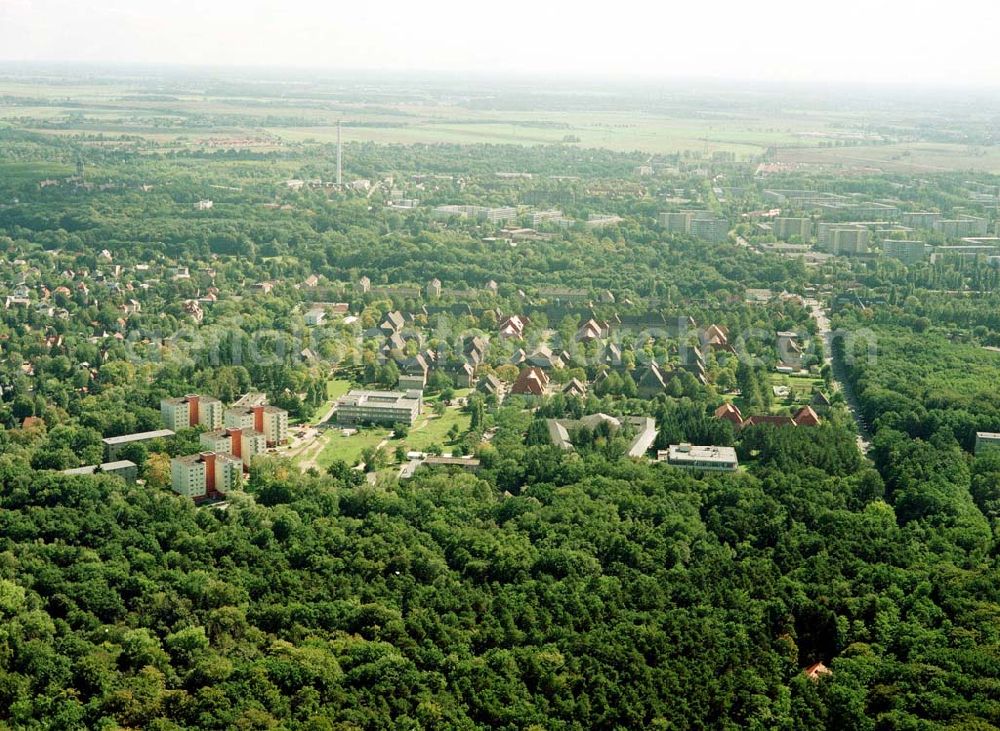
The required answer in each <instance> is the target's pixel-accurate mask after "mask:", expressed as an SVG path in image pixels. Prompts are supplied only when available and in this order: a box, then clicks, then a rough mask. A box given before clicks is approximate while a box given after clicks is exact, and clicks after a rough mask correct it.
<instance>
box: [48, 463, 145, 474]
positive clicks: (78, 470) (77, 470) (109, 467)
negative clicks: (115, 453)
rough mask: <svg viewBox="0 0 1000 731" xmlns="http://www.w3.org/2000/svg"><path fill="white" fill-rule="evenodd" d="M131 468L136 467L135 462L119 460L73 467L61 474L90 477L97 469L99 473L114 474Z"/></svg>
mask: <svg viewBox="0 0 1000 731" xmlns="http://www.w3.org/2000/svg"><path fill="white" fill-rule="evenodd" d="M132 467H137V466H136V463H135V462H133V461H131V460H128V459H120V460H117V461H115V462H105V463H104V464H100V465H96V464H89V465H85V466H83V467H74V468H73V469H69V470H63V472H62V473H63V474H64V475H92V474H94V473H95V472H97V470H98V468H100V470H101V472H115V471H117V470H127V469H130V468H132Z"/></svg>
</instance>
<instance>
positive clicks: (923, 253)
mask: <svg viewBox="0 0 1000 731" xmlns="http://www.w3.org/2000/svg"><path fill="white" fill-rule="evenodd" d="M927 249H928V247H927V245H926V244H925V243H924V242H923V241H897V240H894V239H886V240H885V241H883V242H882V253H883V254H885V255H886V256H891V257H892V258H894V259H899V260H900V261H901V262H903V263H904V264H906V265H907V266H912V265H914V264H917V263H919V262H922V261H923V260H924V259H926V258H927Z"/></svg>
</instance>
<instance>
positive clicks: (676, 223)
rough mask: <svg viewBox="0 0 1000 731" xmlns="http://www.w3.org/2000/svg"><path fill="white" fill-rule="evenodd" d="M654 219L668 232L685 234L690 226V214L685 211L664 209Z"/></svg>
mask: <svg viewBox="0 0 1000 731" xmlns="http://www.w3.org/2000/svg"><path fill="white" fill-rule="evenodd" d="M656 220H657V223H659V224H660V225H661V226H662V227H663V228H665V229H666V230H667V231H669V232H670V233H678V234H686V233H687V232H688V231H689V230H690V226H691V214H690V213H687V212H685V211H666V212H664V213H661V214H660V215H659V216H657V218H656Z"/></svg>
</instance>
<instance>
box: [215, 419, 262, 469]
mask: <svg viewBox="0 0 1000 731" xmlns="http://www.w3.org/2000/svg"><path fill="white" fill-rule="evenodd" d="M199 441H200V442H201V446H202V447H204V448H205V451H207V452H221V453H224V454H231V455H233V456H234V457H236V458H238V459H241V460H243V465H244V466H245V467H249V466H250V461H251V460H252V459H253V458H254V457H256V456H257V455H258V454H264V453H265V452H266V451H267V437H265V436H264V434H263V433H262V432H259V431H254V430H252V429H240V428H238V427H229V428H227V429H216V430H215V431H208V432H203V433H202V434H201V436H200V437H199Z"/></svg>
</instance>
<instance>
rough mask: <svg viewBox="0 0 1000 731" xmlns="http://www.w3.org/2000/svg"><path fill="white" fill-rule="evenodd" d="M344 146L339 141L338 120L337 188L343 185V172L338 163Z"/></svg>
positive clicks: (338, 124)
mask: <svg viewBox="0 0 1000 731" xmlns="http://www.w3.org/2000/svg"><path fill="white" fill-rule="evenodd" d="M343 153H344V145H343V143H342V142H341V140H340V120H339V119H338V120H337V186H338V187H339V186H341V185H343V184H344V178H343V171H342V170H341V167H340V163H341V160H342V159H343Z"/></svg>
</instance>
